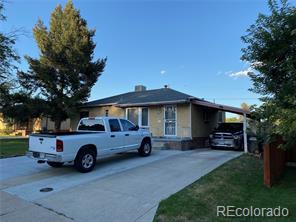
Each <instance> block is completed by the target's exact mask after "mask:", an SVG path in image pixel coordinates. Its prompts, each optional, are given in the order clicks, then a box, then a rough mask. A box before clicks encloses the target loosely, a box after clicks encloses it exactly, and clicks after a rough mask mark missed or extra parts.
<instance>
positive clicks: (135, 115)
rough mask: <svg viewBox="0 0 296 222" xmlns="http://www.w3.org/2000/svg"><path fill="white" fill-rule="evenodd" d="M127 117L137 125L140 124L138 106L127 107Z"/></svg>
mask: <svg viewBox="0 0 296 222" xmlns="http://www.w3.org/2000/svg"><path fill="white" fill-rule="evenodd" d="M127 119H128V120H129V121H131V122H132V123H134V124H135V125H139V123H138V121H139V112H138V108H129V109H127Z"/></svg>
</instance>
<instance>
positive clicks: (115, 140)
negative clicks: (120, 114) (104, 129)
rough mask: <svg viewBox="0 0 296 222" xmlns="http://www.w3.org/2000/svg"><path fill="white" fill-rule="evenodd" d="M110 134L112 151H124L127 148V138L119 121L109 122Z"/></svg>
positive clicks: (110, 120) (112, 120) (111, 120)
mask: <svg viewBox="0 0 296 222" xmlns="http://www.w3.org/2000/svg"><path fill="white" fill-rule="evenodd" d="M108 123H109V127H110V133H109V137H110V138H109V139H108V140H109V141H110V144H109V148H110V149H111V150H118V149H123V148H124V147H125V136H124V132H123V131H122V130H121V127H120V124H119V121H118V119H109V120H108Z"/></svg>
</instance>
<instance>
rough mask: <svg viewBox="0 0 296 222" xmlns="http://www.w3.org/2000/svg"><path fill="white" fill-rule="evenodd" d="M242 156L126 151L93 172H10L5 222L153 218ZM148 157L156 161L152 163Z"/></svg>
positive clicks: (3, 202)
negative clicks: (168, 201) (176, 196)
mask: <svg viewBox="0 0 296 222" xmlns="http://www.w3.org/2000/svg"><path fill="white" fill-rule="evenodd" d="M169 152H172V153H169ZM240 154H241V153H239V152H232V151H214V150H194V151H183V152H180V151H162V150H159V151H156V152H155V153H154V154H153V155H152V156H151V157H148V158H136V157H134V158H127V157H126V156H125V155H123V156H122V158H123V159H120V158H119V159H117V160H116V161H112V160H111V161H110V162H109V161H106V162H103V163H102V165H101V164H100V163H98V165H97V167H96V170H95V171H94V172H92V173H89V174H79V173H77V172H74V171H73V170H72V168H71V167H66V168H65V169H61V171H60V174H59V171H57V169H43V170H41V171H44V173H42V172H39V171H37V172H36V174H38V176H34V175H23V174H20V173H18V174H16V176H15V177H13V178H11V177H9V178H7V176H6V178H7V179H5V180H2V181H1V183H2V184H5V185H2V193H1V206H0V208H1V218H0V220H1V221H38V222H39V221H81V222H82V221H104V222H108V221H120V222H124V221H128V222H130V221H152V220H153V217H154V215H155V212H156V210H157V206H158V204H159V202H160V201H161V200H162V199H165V198H167V197H168V196H170V195H172V194H173V193H175V192H177V191H179V190H181V189H182V188H184V187H185V186H187V185H189V184H191V183H192V182H194V181H195V180H197V179H198V178H200V177H201V176H203V175H205V174H207V173H208V172H210V171H212V170H213V169H215V168H216V167H218V166H220V165H221V164H223V163H225V162H226V161H228V160H230V159H232V158H235V157H237V156H239V155H240ZM129 155H130V154H129ZM160 156H161V157H162V158H160ZM149 158H151V159H152V160H153V161H152V160H151V161H148V159H149ZM137 161H140V162H137ZM145 161H146V162H145ZM143 162H144V163H143ZM140 163H143V164H140ZM0 164H1V162H0ZM101 168H102V169H101ZM112 169H113V171H112ZM120 169H122V170H120ZM53 171H54V172H55V173H54V174H56V175H55V176H52V175H54V174H53V173H52V172H53ZM108 171H110V173H109V174H108V173H106V172H108ZM104 173H105V174H104ZM33 174H34V173H33ZM47 174H49V175H50V176H49V177H47V176H46V175H47ZM18 175H21V176H18ZM57 178H58V179H57ZM77 178H79V179H77ZM67 184H68V186H67ZM39 185H42V186H45V185H47V186H50V187H51V186H52V185H54V186H55V187H54V189H55V191H54V192H50V193H46V195H40V194H39V193H40V192H39V188H40V186H39ZM60 187H61V189H59V188H60Z"/></svg>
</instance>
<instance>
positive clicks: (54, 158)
mask: <svg viewBox="0 0 296 222" xmlns="http://www.w3.org/2000/svg"><path fill="white" fill-rule="evenodd" d="M26 156H27V157H29V158H32V159H35V160H44V161H51V162H63V161H62V160H63V158H62V156H61V155H57V154H49V153H41V152H34V151H27V152H26Z"/></svg>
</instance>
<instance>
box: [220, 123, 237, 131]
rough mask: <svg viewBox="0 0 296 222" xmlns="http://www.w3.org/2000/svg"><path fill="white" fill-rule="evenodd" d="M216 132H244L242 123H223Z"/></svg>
mask: <svg viewBox="0 0 296 222" xmlns="http://www.w3.org/2000/svg"><path fill="white" fill-rule="evenodd" d="M216 131H221V132H229V133H235V132H239V131H243V124H242V123H222V124H220V125H219V126H218V128H217V129H216Z"/></svg>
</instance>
